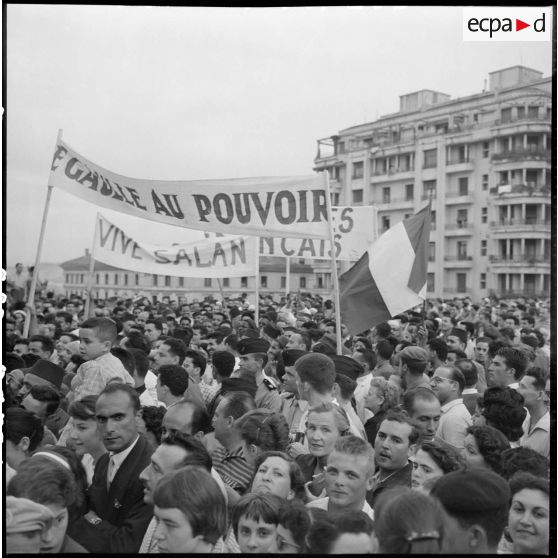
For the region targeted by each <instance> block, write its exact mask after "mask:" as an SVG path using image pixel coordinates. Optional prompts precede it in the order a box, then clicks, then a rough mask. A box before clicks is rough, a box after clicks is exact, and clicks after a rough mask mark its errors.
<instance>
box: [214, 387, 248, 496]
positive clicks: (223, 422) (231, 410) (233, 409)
mask: <svg viewBox="0 0 558 558" xmlns="http://www.w3.org/2000/svg"><path fill="white" fill-rule="evenodd" d="M255 408H256V405H255V403H254V399H253V398H252V397H251V396H250V395H249V394H248V393H246V392H244V391H234V392H231V393H227V394H226V395H225V396H224V397H223V398H222V399H221V401H220V402H219V405H217V409H215V414H214V415H213V428H214V430H215V439H216V440H217V441H218V442H219V443H220V444H221V446H220V447H218V448H217V449H216V450H215V451H213V452H212V454H211V457H212V459H213V466H214V467H215V470H216V471H217V472H218V473H219V475H220V476H221V478H222V479H223V481H224V483H225V484H227V485H228V486H230V487H231V488H233V489H234V490H236V491H237V492H238V493H239V494H240V495H242V494H244V493H245V492H246V491H247V490H249V488H250V484H251V482H252V476H253V473H254V470H253V467H252V465H250V464H249V463H248V461H246V458H245V457H244V449H243V440H242V436H241V434H240V432H239V431H238V429H237V428H236V426H235V424H234V423H235V421H236V419H238V418H240V417H241V416H242V415H244V414H245V413H247V412H248V411H252V410H253V409H255Z"/></svg>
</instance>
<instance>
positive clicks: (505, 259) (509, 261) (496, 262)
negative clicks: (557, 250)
mask: <svg viewBox="0 0 558 558" xmlns="http://www.w3.org/2000/svg"><path fill="white" fill-rule="evenodd" d="M489 260H490V263H491V264H492V266H498V267H499V266H503V267H529V268H531V267H533V266H536V267H538V266H543V267H549V266H550V256H545V255H533V254H514V255H513V256H507V255H502V256H499V255H492V256H490V257H489Z"/></svg>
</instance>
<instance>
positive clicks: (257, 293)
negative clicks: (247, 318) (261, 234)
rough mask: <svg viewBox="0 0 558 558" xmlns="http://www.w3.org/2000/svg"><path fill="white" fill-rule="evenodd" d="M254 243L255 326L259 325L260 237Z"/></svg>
mask: <svg viewBox="0 0 558 558" xmlns="http://www.w3.org/2000/svg"><path fill="white" fill-rule="evenodd" d="M255 244H256V303H255V304H254V321H255V322H256V327H258V326H259V321H260V239H259V238H258V240H257V242H255Z"/></svg>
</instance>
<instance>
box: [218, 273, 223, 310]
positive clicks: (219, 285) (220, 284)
mask: <svg viewBox="0 0 558 558" xmlns="http://www.w3.org/2000/svg"><path fill="white" fill-rule="evenodd" d="M217 286H218V287H219V292H220V293H221V302H222V303H223V305H224V304H225V295H224V294H223V285H222V283H221V279H220V278H219V277H217Z"/></svg>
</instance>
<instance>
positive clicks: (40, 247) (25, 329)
mask: <svg viewBox="0 0 558 558" xmlns="http://www.w3.org/2000/svg"><path fill="white" fill-rule="evenodd" d="M61 139H62V129H60V130H58V137H57V138H56V145H58V142H59V141H60V140H61ZM51 197H52V186H51V185H50V184H49V185H48V189H47V196H46V201H45V207H44V209H43V220H42V222H41V232H40V233H39V243H38V246H37V256H36V257H35V269H34V270H33V278H32V279H31V286H30V287H29V294H28V296H27V304H28V306H34V304H35V290H36V289H37V280H38V278H39V267H40V264H41V252H42V250H43V240H44V237H45V230H46V223H47V217H48V208H49V206H50V198H51ZM30 325H31V313H30V312H29V310H26V313H25V323H24V324H23V337H27V336H28V335H29V327H30Z"/></svg>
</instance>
